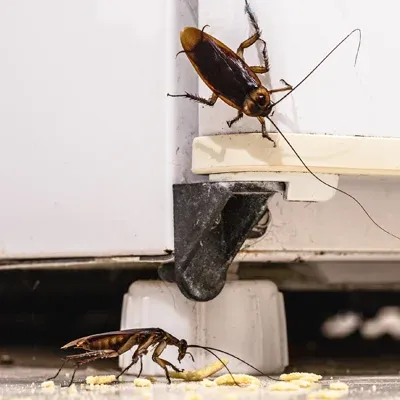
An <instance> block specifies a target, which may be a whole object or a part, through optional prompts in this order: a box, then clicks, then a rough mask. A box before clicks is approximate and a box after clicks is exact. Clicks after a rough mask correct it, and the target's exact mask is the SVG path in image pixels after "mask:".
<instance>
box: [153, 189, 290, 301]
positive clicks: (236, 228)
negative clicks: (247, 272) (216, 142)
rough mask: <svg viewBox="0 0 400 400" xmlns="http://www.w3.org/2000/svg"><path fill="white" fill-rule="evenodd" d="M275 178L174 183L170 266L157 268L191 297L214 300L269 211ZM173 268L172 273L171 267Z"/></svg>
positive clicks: (184, 293) (275, 191)
mask: <svg viewBox="0 0 400 400" xmlns="http://www.w3.org/2000/svg"><path fill="white" fill-rule="evenodd" d="M284 188H285V186H284V184H283V183H279V182H202V183H193V184H178V185H174V187H173V192H174V235H175V239H174V241H175V264H174V266H173V267H172V266H171V265H169V266H165V268H164V267H163V268H161V269H160V270H159V275H160V277H161V278H162V279H163V278H164V279H166V280H169V281H171V280H174V281H175V282H176V283H177V285H178V287H179V289H180V291H181V292H182V293H183V295H184V296H185V297H187V298H189V299H191V300H195V301H209V300H212V299H214V298H215V297H216V296H218V294H219V293H220V292H221V290H222V289H223V287H224V285H225V282H226V275H227V271H228V268H229V266H230V264H231V262H232V260H233V259H234V257H235V256H236V254H237V253H238V252H239V250H240V248H241V247H242V245H243V243H244V241H245V240H246V238H248V236H249V233H250V231H251V230H252V228H253V227H254V226H255V225H256V224H257V222H258V221H259V220H260V219H261V218H262V217H263V216H264V215H265V214H266V212H268V200H269V199H270V198H271V197H272V196H273V195H274V194H275V193H277V192H283V191H284ZM172 268H173V271H172Z"/></svg>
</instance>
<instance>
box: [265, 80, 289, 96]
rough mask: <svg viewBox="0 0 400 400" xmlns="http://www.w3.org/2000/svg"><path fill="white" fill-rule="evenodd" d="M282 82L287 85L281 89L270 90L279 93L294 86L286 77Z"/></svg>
mask: <svg viewBox="0 0 400 400" xmlns="http://www.w3.org/2000/svg"><path fill="white" fill-rule="evenodd" d="M281 82H282V83H283V84H284V85H286V86H285V87H283V88H279V89H271V90H270V91H269V92H270V93H277V92H287V91H288V90H292V89H293V86H292V85H290V84H289V83H287V82H286V81H285V80H284V79H281Z"/></svg>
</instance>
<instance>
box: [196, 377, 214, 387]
mask: <svg viewBox="0 0 400 400" xmlns="http://www.w3.org/2000/svg"><path fill="white" fill-rule="evenodd" d="M200 385H202V386H205V387H214V386H217V384H216V383H215V382H214V381H211V380H210V379H204V380H202V381H201V382H200Z"/></svg>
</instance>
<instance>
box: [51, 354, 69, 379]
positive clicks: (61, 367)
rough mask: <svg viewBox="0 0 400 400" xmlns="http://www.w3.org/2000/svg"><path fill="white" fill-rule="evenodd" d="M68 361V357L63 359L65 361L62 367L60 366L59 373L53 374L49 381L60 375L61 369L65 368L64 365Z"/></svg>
mask: <svg viewBox="0 0 400 400" xmlns="http://www.w3.org/2000/svg"><path fill="white" fill-rule="evenodd" d="M66 363H67V360H66V359H63V363H62V365H61V367H60V368H59V370H58V371H57V373H56V374H55V375H54V376H52V377H51V378H48V379H47V380H48V381H52V380H54V379H56V378H57V376H58V375H60V372H61V370H62V369H63V368H64V366H65V364H66Z"/></svg>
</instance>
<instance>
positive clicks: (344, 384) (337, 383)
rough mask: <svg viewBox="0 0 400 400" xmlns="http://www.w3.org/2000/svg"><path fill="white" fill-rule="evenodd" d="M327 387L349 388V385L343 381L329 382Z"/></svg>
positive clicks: (335, 388)
mask: <svg viewBox="0 0 400 400" xmlns="http://www.w3.org/2000/svg"><path fill="white" fill-rule="evenodd" d="M329 389H332V390H349V386H348V385H347V384H346V383H344V382H340V381H338V382H332V383H330V384H329Z"/></svg>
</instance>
